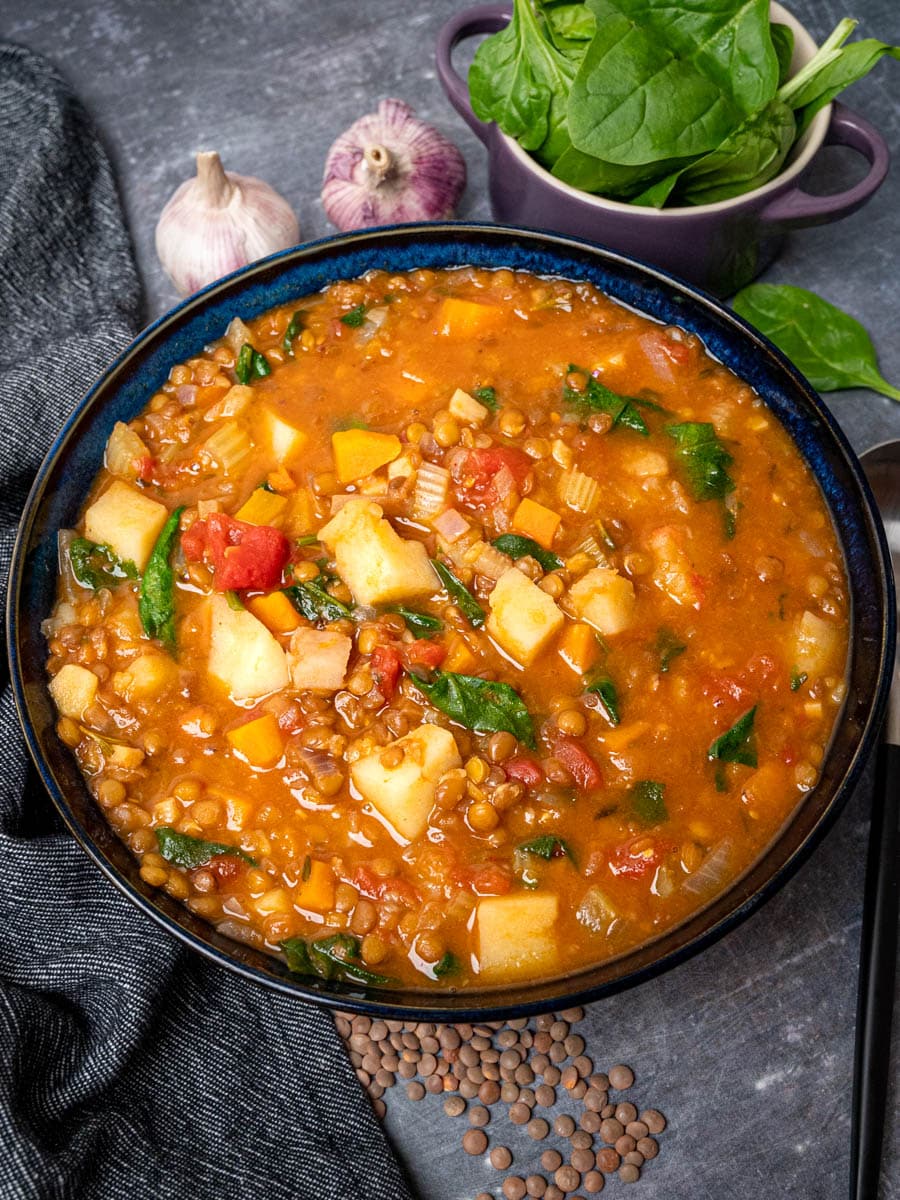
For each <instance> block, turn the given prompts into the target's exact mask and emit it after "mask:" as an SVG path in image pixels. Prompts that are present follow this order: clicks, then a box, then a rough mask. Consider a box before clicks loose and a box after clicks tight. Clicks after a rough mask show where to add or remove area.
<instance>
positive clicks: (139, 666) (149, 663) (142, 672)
mask: <svg viewBox="0 0 900 1200" xmlns="http://www.w3.org/2000/svg"><path fill="white" fill-rule="evenodd" d="M177 678H178V667H177V666H176V664H175V662H174V661H173V660H172V659H171V658H170V657H169V655H168V654H153V653H149V652H148V653H146V654H140V655H138V657H137V658H135V659H133V660H132V661H131V662H130V663H129V664H128V666H127V667H125V669H124V670H123V671H118V672H117V673H116V674H115V675H114V676H113V686H114V688H115V690H116V691H117V692H118V693H119V695H120V696H122V697H124V699H126V700H127V701H129V702H131V701H134V700H150V699H153V698H154V697H156V696H159V695H161V694H162V693H163V692H164V691H165V690H166V689H167V688H169V687H171V686H172V684H173V683H174V682H175V680H176V679H177Z"/></svg>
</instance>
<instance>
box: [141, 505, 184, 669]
mask: <svg viewBox="0 0 900 1200" xmlns="http://www.w3.org/2000/svg"><path fill="white" fill-rule="evenodd" d="M183 512H184V505H183V504H182V505H181V507H180V508H176V509H175V511H174V512H173V513H171V514H170V515H169V518H168V520H167V521H166V523H165V525H163V527H162V532H161V533H160V535H159V537H158V538H157V540H156V545H155V546H154V547H153V550H152V552H151V554H150V558H149V560H148V561H147V566H146V568H145V570H144V577H143V579H142V580H141V594H140V598H139V600H138V613H139V615H140V618H141V625H143V627H144V633H146V635H147V636H148V637H155V638H159V640H160V641H161V642H162V643H163V645H164V646H166V648H167V649H168V650H174V649H175V573H174V571H173V570H172V568H171V566H170V565H169V559H170V558H171V555H172V551H173V549H174V548H175V541H176V539H177V537H178V522H179V521H180V519H181V514H182V513H183Z"/></svg>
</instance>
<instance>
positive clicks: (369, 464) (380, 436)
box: [331, 429, 403, 483]
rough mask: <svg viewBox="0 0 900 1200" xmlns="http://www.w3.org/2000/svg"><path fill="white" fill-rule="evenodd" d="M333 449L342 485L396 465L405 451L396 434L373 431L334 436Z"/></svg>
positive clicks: (341, 432) (347, 431) (356, 431)
mask: <svg viewBox="0 0 900 1200" xmlns="http://www.w3.org/2000/svg"><path fill="white" fill-rule="evenodd" d="M331 447H332V450H333V451H334V466H335V471H336V472H337V477H338V482H339V483H353V482H354V481H355V480H357V479H364V478H365V477H366V476H367V475H371V474H372V472H373V471H377V470H378V468H379V467H383V466H384V465H385V463H389V462H393V461H394V459H395V458H397V457H399V454H400V451H401V450H402V448H403V447H402V446H401V444H400V439H399V438H398V437H397V436H396V435H395V434H393V433H373V432H372V430H371V429H341V430H339V431H338V432H337V433H333V434H332V435H331Z"/></svg>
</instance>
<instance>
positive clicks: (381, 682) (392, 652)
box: [372, 646, 403, 700]
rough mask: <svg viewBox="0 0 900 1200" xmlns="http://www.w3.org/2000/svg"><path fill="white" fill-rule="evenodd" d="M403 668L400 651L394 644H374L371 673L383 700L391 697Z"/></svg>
mask: <svg viewBox="0 0 900 1200" xmlns="http://www.w3.org/2000/svg"><path fill="white" fill-rule="evenodd" d="M402 669H403V661H402V659H401V658H400V651H399V650H397V649H396V648H395V647H394V646H376V647H375V649H374V650H373V651H372V674H373V675H374V676H375V680H376V682H377V684H378V686H379V688H380V689H381V693H382V695H383V696H384V698H385V700H390V699H392V697H393V695H394V692H395V691H396V690H397V680H398V679H399V678H400V672H401V670H402Z"/></svg>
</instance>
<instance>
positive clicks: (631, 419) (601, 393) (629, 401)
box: [563, 363, 652, 437]
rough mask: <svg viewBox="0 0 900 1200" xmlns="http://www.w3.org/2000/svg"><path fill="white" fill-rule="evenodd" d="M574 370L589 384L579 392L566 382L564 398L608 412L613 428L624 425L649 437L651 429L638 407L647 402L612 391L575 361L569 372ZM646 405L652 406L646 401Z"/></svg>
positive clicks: (572, 402) (569, 402) (582, 406)
mask: <svg viewBox="0 0 900 1200" xmlns="http://www.w3.org/2000/svg"><path fill="white" fill-rule="evenodd" d="M573 371H574V372H579V373H581V374H582V375H584V376H585V377H586V379H587V385H586V387H585V390H584V391H583V392H577V391H576V390H575V389H574V388H570V387H569V386H568V385H567V384H564V385H563V398H564V399H565V400H566V402H567V403H568V404H571V405H572V407H573V408H576V409H581V410H590V411H592V412H602V413H606V414H607V415H608V416H610V417H612V423H613V428H615V427H616V425H622V426H624V427H625V428H627V429H631V430H633V431H634V432H635V433H639V434H641V435H642V436H643V437H647V435H648V434H649V432H650V431H649V429H648V428H647V425H646V422H645V421H644V418H643V417H642V416H641V414H640V413H639V412H638V411H637V407H636V406H637V405H639V404H642V403H645V402H643V401H640V400H637V399H635V397H634V396H620V395H619V394H618V393H617V392H613V391H610V389H609V388H608V387H605V386H604V385H603V384H602V383H600V381H599V380H597V379H595V378H594V376H593V375H592V374H591V373H590V371H586V370H585V368H584V367H578V366H576V365H575V364H574V363H569V371H568V373H569V374H572V372H573ZM646 407H648V408H649V407H652V406H651V405H650V403H649V402H646Z"/></svg>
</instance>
